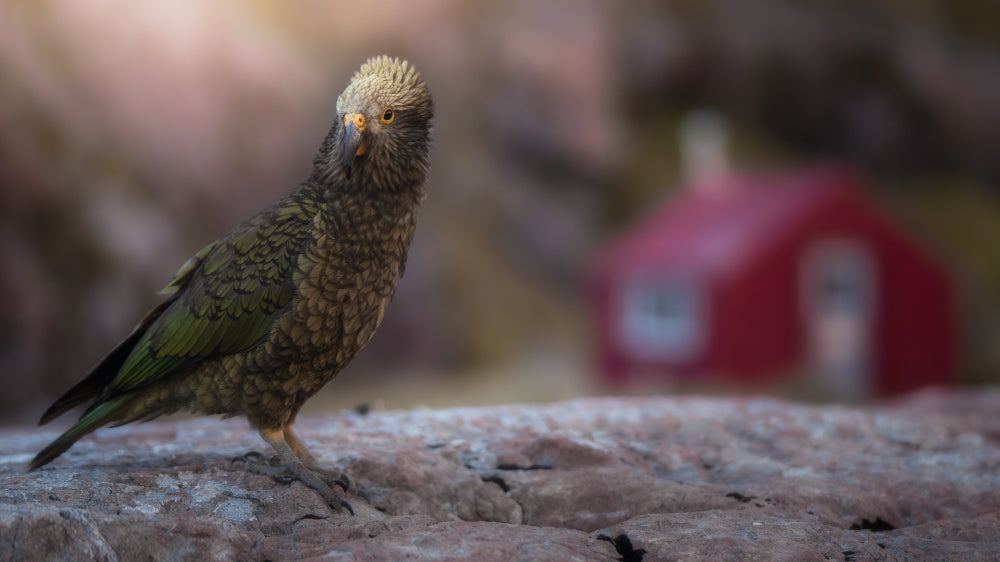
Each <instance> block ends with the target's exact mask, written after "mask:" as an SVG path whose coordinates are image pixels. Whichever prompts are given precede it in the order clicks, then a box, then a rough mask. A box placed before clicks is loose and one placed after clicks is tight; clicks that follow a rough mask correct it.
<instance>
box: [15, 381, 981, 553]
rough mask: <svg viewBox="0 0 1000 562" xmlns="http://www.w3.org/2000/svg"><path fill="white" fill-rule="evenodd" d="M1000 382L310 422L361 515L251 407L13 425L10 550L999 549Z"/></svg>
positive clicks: (304, 433) (305, 427) (316, 447)
mask: <svg viewBox="0 0 1000 562" xmlns="http://www.w3.org/2000/svg"><path fill="white" fill-rule="evenodd" d="M997 412H1000V390H990V391H981V392H976V393H963V394H943V393H935V392H927V393H922V394H918V395H914V396H911V397H908V398H906V399H903V400H900V401H898V402H893V403H887V404H881V405H875V406H868V407H861V408H849V407H843V406H803V405H796V404H791V403H787V402H782V401H778V400H773V399H765V398H731V399H729V398H669V397H657V398H607V399H587V400H577V401H571V402H564V403H557V404H551V405H542V406H538V405H526V406H504V407H491V408H474V409H473V408H469V409H452V410H441V411H412V412H377V413H372V414H368V415H360V414H357V413H353V412H352V413H344V414H339V415H329V416H325V417H313V418H306V419H302V420H300V422H299V423H298V424H297V428H298V430H299V431H298V432H299V435H300V436H301V437H303V438H304V439H305V440H306V441H307V442H308V443H309V444H310V445H311V447H312V449H313V452H314V453H316V454H317V455H319V456H320V458H321V460H322V461H324V462H326V463H327V464H328V465H330V466H334V467H337V468H339V469H341V470H343V471H344V472H345V473H347V474H349V475H350V476H351V478H352V481H353V486H352V490H351V492H350V493H349V494H348V496H347V497H348V499H349V500H350V501H351V502H352V504H353V505H354V508H355V510H356V511H357V515H356V516H355V517H351V516H349V515H347V514H345V513H343V512H333V511H331V510H330V509H329V508H328V507H327V506H326V505H324V504H323V502H322V501H321V500H320V497H319V496H318V495H317V494H316V493H315V492H314V491H312V490H311V489H309V488H307V487H305V486H303V485H302V484H301V483H298V482H281V481H275V480H272V479H270V478H267V477H264V476H259V475H254V474H249V473H247V472H245V471H244V470H243V469H242V466H241V465H240V463H232V462H231V459H232V458H233V457H234V456H236V455H239V454H241V453H244V452H247V451H249V450H253V449H257V450H264V449H263V447H264V446H265V445H264V444H263V442H262V441H261V440H260V439H259V437H258V436H257V435H256V434H255V433H254V432H253V431H252V430H250V429H248V428H247V426H246V424H245V423H244V422H242V421H240V420H218V419H198V420H191V421H180V422H165V423H150V424H145V425H135V426H126V427H123V428H117V429H104V430H100V431H98V432H97V433H96V434H95V435H94V436H93V437H91V438H87V439H84V440H83V441H82V442H80V443H78V444H77V445H76V446H75V447H73V448H72V449H71V450H70V451H68V452H67V453H66V454H65V455H63V457H61V458H60V459H57V460H56V461H55V462H54V463H53V464H51V465H49V466H47V467H45V468H43V469H42V470H40V471H37V472H34V473H31V474H24V472H23V467H24V464H25V463H26V462H27V461H28V460H29V459H30V458H31V456H32V455H33V454H34V452H36V451H37V450H38V449H39V448H40V447H42V446H43V445H44V444H45V443H47V442H48V440H50V439H51V438H53V437H55V435H56V432H55V431H52V430H44V431H43V430H8V431H6V432H3V433H2V434H0V478H2V482H3V485H2V487H0V559H2V560H52V559H63V560H91V559H95V560H133V559H157V560H160V559H171V560H185V559H190V560H236V559H238V560H265V559H275V560H278V559H294V558H305V557H310V558H313V557H318V558H332V559H342V560H384V559H403V558H425V559H437V560H460V559H478V560H512V559H518V560H629V561H635V560H662V559H672V558H692V557H695V558H712V559H745V558H762V559H779V560H819V559H841V560H864V559H904V558H917V559H924V558H937V559H982V560H990V559H993V560H996V559H998V558H1000V554H998V553H1000V499H998V495H997V494H998V490H1000V416H998V415H997Z"/></svg>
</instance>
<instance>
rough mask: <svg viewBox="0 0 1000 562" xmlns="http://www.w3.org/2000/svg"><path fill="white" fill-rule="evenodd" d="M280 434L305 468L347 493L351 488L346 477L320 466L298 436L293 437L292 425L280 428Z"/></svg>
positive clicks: (349, 481)
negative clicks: (283, 435)
mask: <svg viewBox="0 0 1000 562" xmlns="http://www.w3.org/2000/svg"><path fill="white" fill-rule="evenodd" d="M281 432H282V433H284V434H285V442H286V443H288V445H289V446H291V448H292V452H293V453H295V456H296V457H298V459H299V460H300V461H302V464H304V465H305V467H306V468H308V469H309V470H311V471H313V472H315V473H316V474H319V475H320V476H322V477H323V478H324V479H325V480H326V481H327V482H330V483H333V484H336V485H337V486H340V487H341V488H342V489H343V490H344V491H345V492H346V491H347V489H348V488H349V487H350V486H351V480H350V479H349V478H348V477H347V475H346V474H344V473H342V472H334V471H332V470H329V469H327V468H323V467H322V466H320V464H319V463H318V462H316V457H314V456H312V453H310V452H309V449H308V448H306V444H305V443H303V442H302V441H301V440H300V439H299V436H298V435H295V432H294V431H293V430H292V424H290V423H289V424H286V425H285V427H283V428H281Z"/></svg>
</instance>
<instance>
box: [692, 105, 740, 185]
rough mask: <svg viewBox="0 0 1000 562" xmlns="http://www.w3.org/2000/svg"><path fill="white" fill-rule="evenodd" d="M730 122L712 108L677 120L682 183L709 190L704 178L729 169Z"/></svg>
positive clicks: (699, 110)
mask: <svg viewBox="0 0 1000 562" xmlns="http://www.w3.org/2000/svg"><path fill="white" fill-rule="evenodd" d="M728 142H729V125H728V123H726V119H725V117H723V116H722V114H720V113H719V112H717V111H715V110H712V109H697V110H694V111H691V112H689V113H688V114H687V115H685V116H684V118H683V119H681V122H680V144H681V147H680V150H681V176H682V180H683V181H684V183H685V185H694V186H698V187H702V188H706V189H711V188H712V187H711V186H713V185H716V182H712V181H706V180H708V179H710V178H712V177H719V176H723V175H725V174H726V173H727V172H728V171H729V156H728V150H727V144H728Z"/></svg>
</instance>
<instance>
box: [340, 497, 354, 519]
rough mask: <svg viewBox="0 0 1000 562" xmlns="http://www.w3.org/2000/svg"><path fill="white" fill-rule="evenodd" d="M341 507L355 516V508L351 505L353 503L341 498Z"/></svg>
mask: <svg viewBox="0 0 1000 562" xmlns="http://www.w3.org/2000/svg"><path fill="white" fill-rule="evenodd" d="M340 507H343V508H344V509H346V510H347V512H348V513H350V514H351V517H354V508H353V507H351V504H349V503H347V501H346V500H340Z"/></svg>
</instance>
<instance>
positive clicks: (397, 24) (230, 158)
mask: <svg viewBox="0 0 1000 562" xmlns="http://www.w3.org/2000/svg"><path fill="white" fill-rule="evenodd" d="M997 22H1000V5H997V4H996V3H994V2H988V1H985V0H982V1H965V2H947V1H944V0H942V1H938V2H931V1H924V2H910V3H897V2H889V1H888V0H886V1H881V2H843V1H838V2H832V1H827V2H812V3H808V4H804V3H797V2H789V1H779V0H759V1H754V2H741V1H738V0H714V1H708V2H706V1H674V2H652V1H637V2H631V3H628V4H627V5H623V6H617V5H613V4H611V3H602V2H597V1H595V0H573V1H570V0H559V1H548V2H532V1H527V0H524V1H521V0H518V1H513V2H488V1H479V2H459V1H448V0H439V1H431V2H423V3H419V4H416V3H407V2H400V1H389V0H383V1H377V2H367V3H354V4H351V3H332V2H319V1H310V0H299V1H294V2H272V1H266V0H256V1H252V2H236V1H235V0H207V1H204V2H195V3H175V2H166V1H159V0H157V1H153V2H143V3H134V2H124V1H121V0H118V1H115V0H97V1H94V2H87V3H79V2H71V1H66V0H55V1H48V2H28V1H26V0H5V1H4V2H3V3H0V309H2V311H3V321H2V322H0V382H2V384H3V385H4V388H5V391H4V392H3V393H0V412H3V413H4V414H3V417H2V418H0V419H2V420H6V421H24V420H30V419H34V418H35V416H37V414H38V412H40V411H41V410H42V409H43V408H44V406H45V405H46V403H47V402H48V401H49V400H51V399H52V398H53V397H54V396H55V395H56V394H58V393H59V392H60V391H62V390H63V389H64V388H65V386H66V385H68V384H69V383H70V382H72V381H73V380H75V379H76V378H78V377H79V376H80V375H82V374H83V373H84V372H85V371H86V370H87V368H88V367H89V366H90V365H91V364H93V363H94V362H95V361H96V360H97V359H98V358H99V357H100V355H101V354H102V353H104V352H106V351H107V350H108V349H110V347H111V346H112V345H113V344H114V343H115V342H116V341H117V340H118V339H120V338H121V337H123V336H124V335H125V334H126V333H127V332H128V331H129V330H130V329H131V327H132V325H133V324H134V322H136V321H137V320H138V318H139V317H140V316H141V315H142V313H143V312H144V311H145V310H146V309H147V308H148V307H150V306H151V305H152V304H154V303H155V302H156V300H155V296H154V295H153V293H154V292H155V291H156V290H158V289H159V288H161V287H162V286H163V285H164V284H165V283H166V282H167V281H168V280H169V279H170V278H171V276H172V274H173V273H174V272H175V271H176V268H177V267H178V266H179V265H180V264H181V263H183V262H184V260H185V259H186V258H187V257H188V256H189V255H190V254H192V253H193V252H195V251H196V250H197V249H199V248H200V247H201V246H202V245H203V244H204V243H206V242H207V241H209V240H212V239H214V238H215V237H217V236H219V235H221V234H222V233H224V232H225V231H226V230H228V229H229V228H230V227H231V226H233V225H234V224H235V223H236V222H238V221H239V220H241V219H242V218H244V217H246V216H248V215H250V214H251V213H253V212H254V211H256V210H257V209H259V208H261V207H263V206H264V205H266V204H267V203H269V202H270V201H271V200H273V199H275V198H277V197H278V196H280V195H281V194H282V193H284V192H285V191H287V190H289V189H291V188H292V187H294V186H295V185H296V184H297V183H298V182H299V181H300V180H301V179H303V178H304V176H305V175H306V173H307V172H308V169H309V165H310V162H311V159H312V156H313V153H314V150H315V149H316V147H317V146H318V143H319V141H320V140H321V139H322V137H323V135H324V134H325V132H326V131H327V129H328V128H329V126H330V122H331V120H332V117H333V115H334V111H335V110H334V103H335V99H336V95H337V93H338V92H339V91H340V90H341V88H342V87H343V85H344V84H345V83H346V81H347V79H348V78H349V76H350V74H351V73H352V72H353V71H354V70H355V68H356V67H357V66H358V65H359V64H360V63H361V62H362V61H363V60H364V59H365V58H367V57H368V56H370V55H374V54H378V53H383V52H385V53H390V54H395V55H399V56H403V57H405V58H408V59H409V60H410V61H411V62H413V63H414V64H415V65H416V66H417V67H418V68H419V69H420V70H421V72H422V73H423V75H424V77H425V79H426V80H427V82H428V83H429V84H430V86H431V88H432V91H433V93H434V96H435V101H436V105H437V113H438V118H437V121H436V130H435V134H434V138H435V148H434V152H433V169H432V185H431V188H430V191H429V192H430V195H429V197H428V200H427V202H426V204H425V207H424V209H423V211H422V215H421V220H420V224H419V226H418V232H417V237H416V240H415V242H414V247H413V249H412V251H411V254H410V266H409V268H408V270H407V276H406V278H405V279H404V281H403V283H402V284H401V285H400V289H399V293H398V294H397V297H396V302H395V303H394V305H393V307H392V308H391V309H390V312H389V314H388V315H387V318H386V323H385V325H384V326H383V329H382V330H381V332H380V333H379V334H378V335H377V336H376V337H375V339H374V340H373V341H372V344H371V345H370V346H369V349H368V350H366V352H365V353H364V354H363V356H362V357H361V358H359V360H358V361H357V364H356V365H353V366H351V367H349V368H348V369H347V370H346V371H345V373H344V374H343V375H342V377H341V378H342V379H343V380H341V381H338V383H337V384H335V385H332V386H333V391H334V392H336V391H337V390H336V389H343V391H344V392H349V390H350V388H351V385H352V384H355V385H357V386H358V387H359V388H363V387H365V386H367V390H366V391H365V392H359V393H358V396H367V397H368V398H367V399H371V400H375V399H378V397H379V396H381V395H382V394H383V393H384V394H386V395H389V394H392V390H391V389H392V388H399V389H403V390H402V391H397V394H396V395H397V396H399V395H406V394H407V393H409V396H408V399H410V400H412V401H413V402H419V401H424V402H428V401H434V400H455V401H492V400H495V401H499V400H504V399H511V400H525V399H532V398H539V399H544V398H548V397H561V396H562V395H565V394H573V393H579V392H585V391H586V390H580V387H579V386H578V385H585V382H581V381H579V380H576V379H574V378H573V377H572V376H565V375H564V372H572V373H574V374H575V375H578V376H580V375H586V374H587V372H588V369H591V367H590V362H591V361H592V342H593V334H592V328H591V318H590V316H589V314H588V312H587V310H586V308H585V306H584V300H583V296H582V292H581V290H580V289H581V287H582V273H583V269H584V267H585V264H586V262H587V259H588V258H589V256H590V255H591V254H592V252H593V250H594V249H595V248H596V247H597V245H598V244H599V242H601V241H602V240H605V239H606V238H607V237H608V236H609V234H610V233H613V232H617V231H619V230H620V229H621V228H622V227H624V226H625V225H627V224H629V223H631V222H632V221H634V220H635V219H636V218H637V217H639V216H642V215H643V213H644V212H645V211H646V210H648V209H650V208H652V207H653V206H654V205H657V204H659V203H660V202H662V201H663V199H664V197H665V195H666V194H667V193H668V192H669V190H670V189H672V188H675V187H676V186H678V177H679V170H678V161H679V157H678V149H677V125H678V121H679V120H680V119H681V118H682V116H683V115H685V114H686V113H687V112H688V111H689V110H691V109H695V108H701V107H712V108H714V109H716V110H717V111H719V112H721V113H723V114H725V115H726V116H727V117H728V118H729V120H730V121H731V122H732V124H733V129H734V135H735V136H734V138H733V143H732V144H733V146H732V150H733V154H734V158H735V159H736V161H737V162H738V163H740V164H741V165H742V166H745V167H749V168H775V167H778V168H780V167H783V166H791V165H798V164H801V163H808V162H812V161H815V160H822V159H828V158H837V159H842V160H848V161H852V162H855V163H857V164H858V165H859V166H861V167H862V169H863V170H864V172H865V174H866V175H868V176H869V177H870V178H871V179H872V182H871V183H873V184H874V185H876V186H877V188H878V190H877V192H876V193H874V194H873V195H874V196H875V197H876V198H878V199H880V200H882V201H883V202H884V203H885V204H886V205H887V206H888V207H889V208H890V209H892V210H893V212H894V213H895V217H896V218H897V219H898V220H899V221H901V222H902V223H904V224H905V225H906V226H908V227H909V229H910V230H911V231H913V232H915V233H917V235H918V237H919V238H920V239H921V241H922V242H924V243H925V244H927V245H928V247H929V248H930V249H931V250H932V251H933V252H935V254H936V255H937V256H938V257H939V258H941V259H942V260H943V262H944V263H945V264H946V265H948V266H949V267H950V268H951V270H952V272H953V274H954V275H955V277H956V280H957V282H958V284H959V290H960V295H959V297H960V310H961V318H960V324H961V333H962V334H963V336H962V338H963V339H962V342H961V344H962V346H961V350H962V358H961V376H962V377H963V380H964V381H966V382H981V381H996V380H997V379H998V375H997V373H998V372H1000V345H998V344H1000V258H998V257H997V248H1000V199H998V198H1000V159H997V158H996V147H997V146H1000V104H997V103H996V100H997V99H1000V29H998V26H1000V24H998V23H997ZM401 373H405V375H406V376H405V377H404V376H400V374H401ZM470 373H473V374H472V375H470ZM514 373H521V374H520V375H515V374H514ZM469 377H472V379H473V381H474V383H475V386H477V387H478V388H480V389H485V390H482V391H480V394H478V395H476V396H475V397H472V398H470V397H467V396H462V395H461V394H458V395H455V394H452V395H450V396H449V395H448V394H447V391H446V390H445V389H451V390H452V391H455V390H456V389H459V388H465V387H464V386H463V384H465V382H463V381H468V380H469ZM417 389H420V391H419V392H418V391H417ZM484 394H485V396H484ZM440 396H444V398H439V397H440ZM338 404H339V405H340V406H349V405H351V404H348V403H343V402H338Z"/></svg>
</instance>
